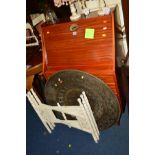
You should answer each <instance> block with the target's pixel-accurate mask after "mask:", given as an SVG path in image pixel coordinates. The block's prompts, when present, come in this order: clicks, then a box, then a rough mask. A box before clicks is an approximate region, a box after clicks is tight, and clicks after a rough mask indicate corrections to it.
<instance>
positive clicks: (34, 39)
mask: <svg viewBox="0 0 155 155" xmlns="http://www.w3.org/2000/svg"><path fill="white" fill-rule="evenodd" d="M26 31H29V32H30V33H28V35H27V36H26V41H31V39H33V41H32V42H29V43H26V47H32V46H38V45H39V41H38V39H37V37H36V36H35V34H34V32H33V29H32V26H31V25H30V24H29V23H26Z"/></svg>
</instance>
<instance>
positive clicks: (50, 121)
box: [27, 89, 99, 143]
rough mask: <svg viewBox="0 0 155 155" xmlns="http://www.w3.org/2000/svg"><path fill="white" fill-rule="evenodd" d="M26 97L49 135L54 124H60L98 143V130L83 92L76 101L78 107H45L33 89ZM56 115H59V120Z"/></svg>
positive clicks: (58, 105)
mask: <svg viewBox="0 0 155 155" xmlns="http://www.w3.org/2000/svg"><path fill="white" fill-rule="evenodd" d="M27 97H28V99H29V101H30V103H31V105H32V107H33V108H34V110H35V111H36V113H37V114H38V116H39V118H40V119H41V121H42V123H43V124H44V126H45V127H46V129H47V130H48V132H49V133H51V132H52V130H53V129H54V127H55V124H56V123H61V124H64V125H67V126H68V127H70V128H71V127H74V128H77V129H80V130H82V131H85V132H88V133H90V134H91V135H92V137H93V139H94V141H95V142H96V143H97V142H98V141H99V130H98V127H97V124H96V121H95V118H94V116H93V112H92V110H91V107H90V105H89V101H88V99H87V96H86V94H85V92H82V93H81V95H80V96H79V98H78V99H77V101H78V103H79V105H78V106H61V105H60V104H59V103H57V106H50V105H46V104H44V103H42V102H41V101H40V99H39V98H38V96H37V95H36V93H35V92H34V90H33V89H30V91H29V92H28V93H27ZM57 114H59V116H60V115H61V118H60V117H58V115H57Z"/></svg>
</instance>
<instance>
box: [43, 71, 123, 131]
mask: <svg viewBox="0 0 155 155" xmlns="http://www.w3.org/2000/svg"><path fill="white" fill-rule="evenodd" d="M82 91H85V93H86V95H87V98H88V100H89V103H90V106H91V109H92V111H93V114H94V117H95V120H96V123H97V125H98V128H99V130H100V131H101V130H104V129H107V128H109V127H111V126H112V125H114V124H116V123H117V122H118V120H119V117H120V108H119V103H118V100H117V97H116V96H115V95H114V93H113V91H112V90H111V89H110V88H109V87H108V86H107V84H106V83H104V82H103V81H102V80H100V79H99V78H97V77H95V76H93V75H90V74H88V73H86V72H83V71H79V70H62V71H60V72H57V73H56V74H54V75H52V76H51V77H49V79H48V80H47V83H46V85H45V98H46V101H47V104H48V105H57V103H58V102H59V103H60V105H67V106H68V105H79V103H78V102H77V98H79V97H80V94H81V93H82Z"/></svg>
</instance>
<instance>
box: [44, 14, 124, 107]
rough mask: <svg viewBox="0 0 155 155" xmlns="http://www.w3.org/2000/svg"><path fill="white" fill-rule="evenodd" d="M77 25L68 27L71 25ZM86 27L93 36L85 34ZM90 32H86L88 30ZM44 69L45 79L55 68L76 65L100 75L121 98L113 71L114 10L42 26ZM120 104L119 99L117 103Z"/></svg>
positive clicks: (77, 67)
mask: <svg viewBox="0 0 155 155" xmlns="http://www.w3.org/2000/svg"><path fill="white" fill-rule="evenodd" d="M74 25H75V26H76V27H77V29H76V30H75V31H71V30H70V28H71V26H74ZM86 29H93V30H94V36H92V38H90V39H89V38H85V35H86V34H85V33H86ZM88 35H89V34H88ZM41 39H42V51H43V73H44V75H45V77H46V79H48V77H49V76H51V75H52V74H54V73H56V72H57V71H60V70H64V69H77V70H81V71H85V72H88V73H90V74H92V75H95V76H97V77H98V78H100V79H102V80H103V81H104V82H105V83H106V84H107V85H108V86H109V87H110V88H111V89H112V90H113V92H114V94H115V95H116V96H117V98H118V100H119V101H120V93H119V89H118V84H117V77H116V71H115V32H114V13H113V12H112V13H111V14H110V15H107V16H99V17H95V18H88V19H80V20H79V21H76V22H66V23H58V24H55V25H44V26H42V35H41ZM120 108H121V109H122V107H121V103H120Z"/></svg>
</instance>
